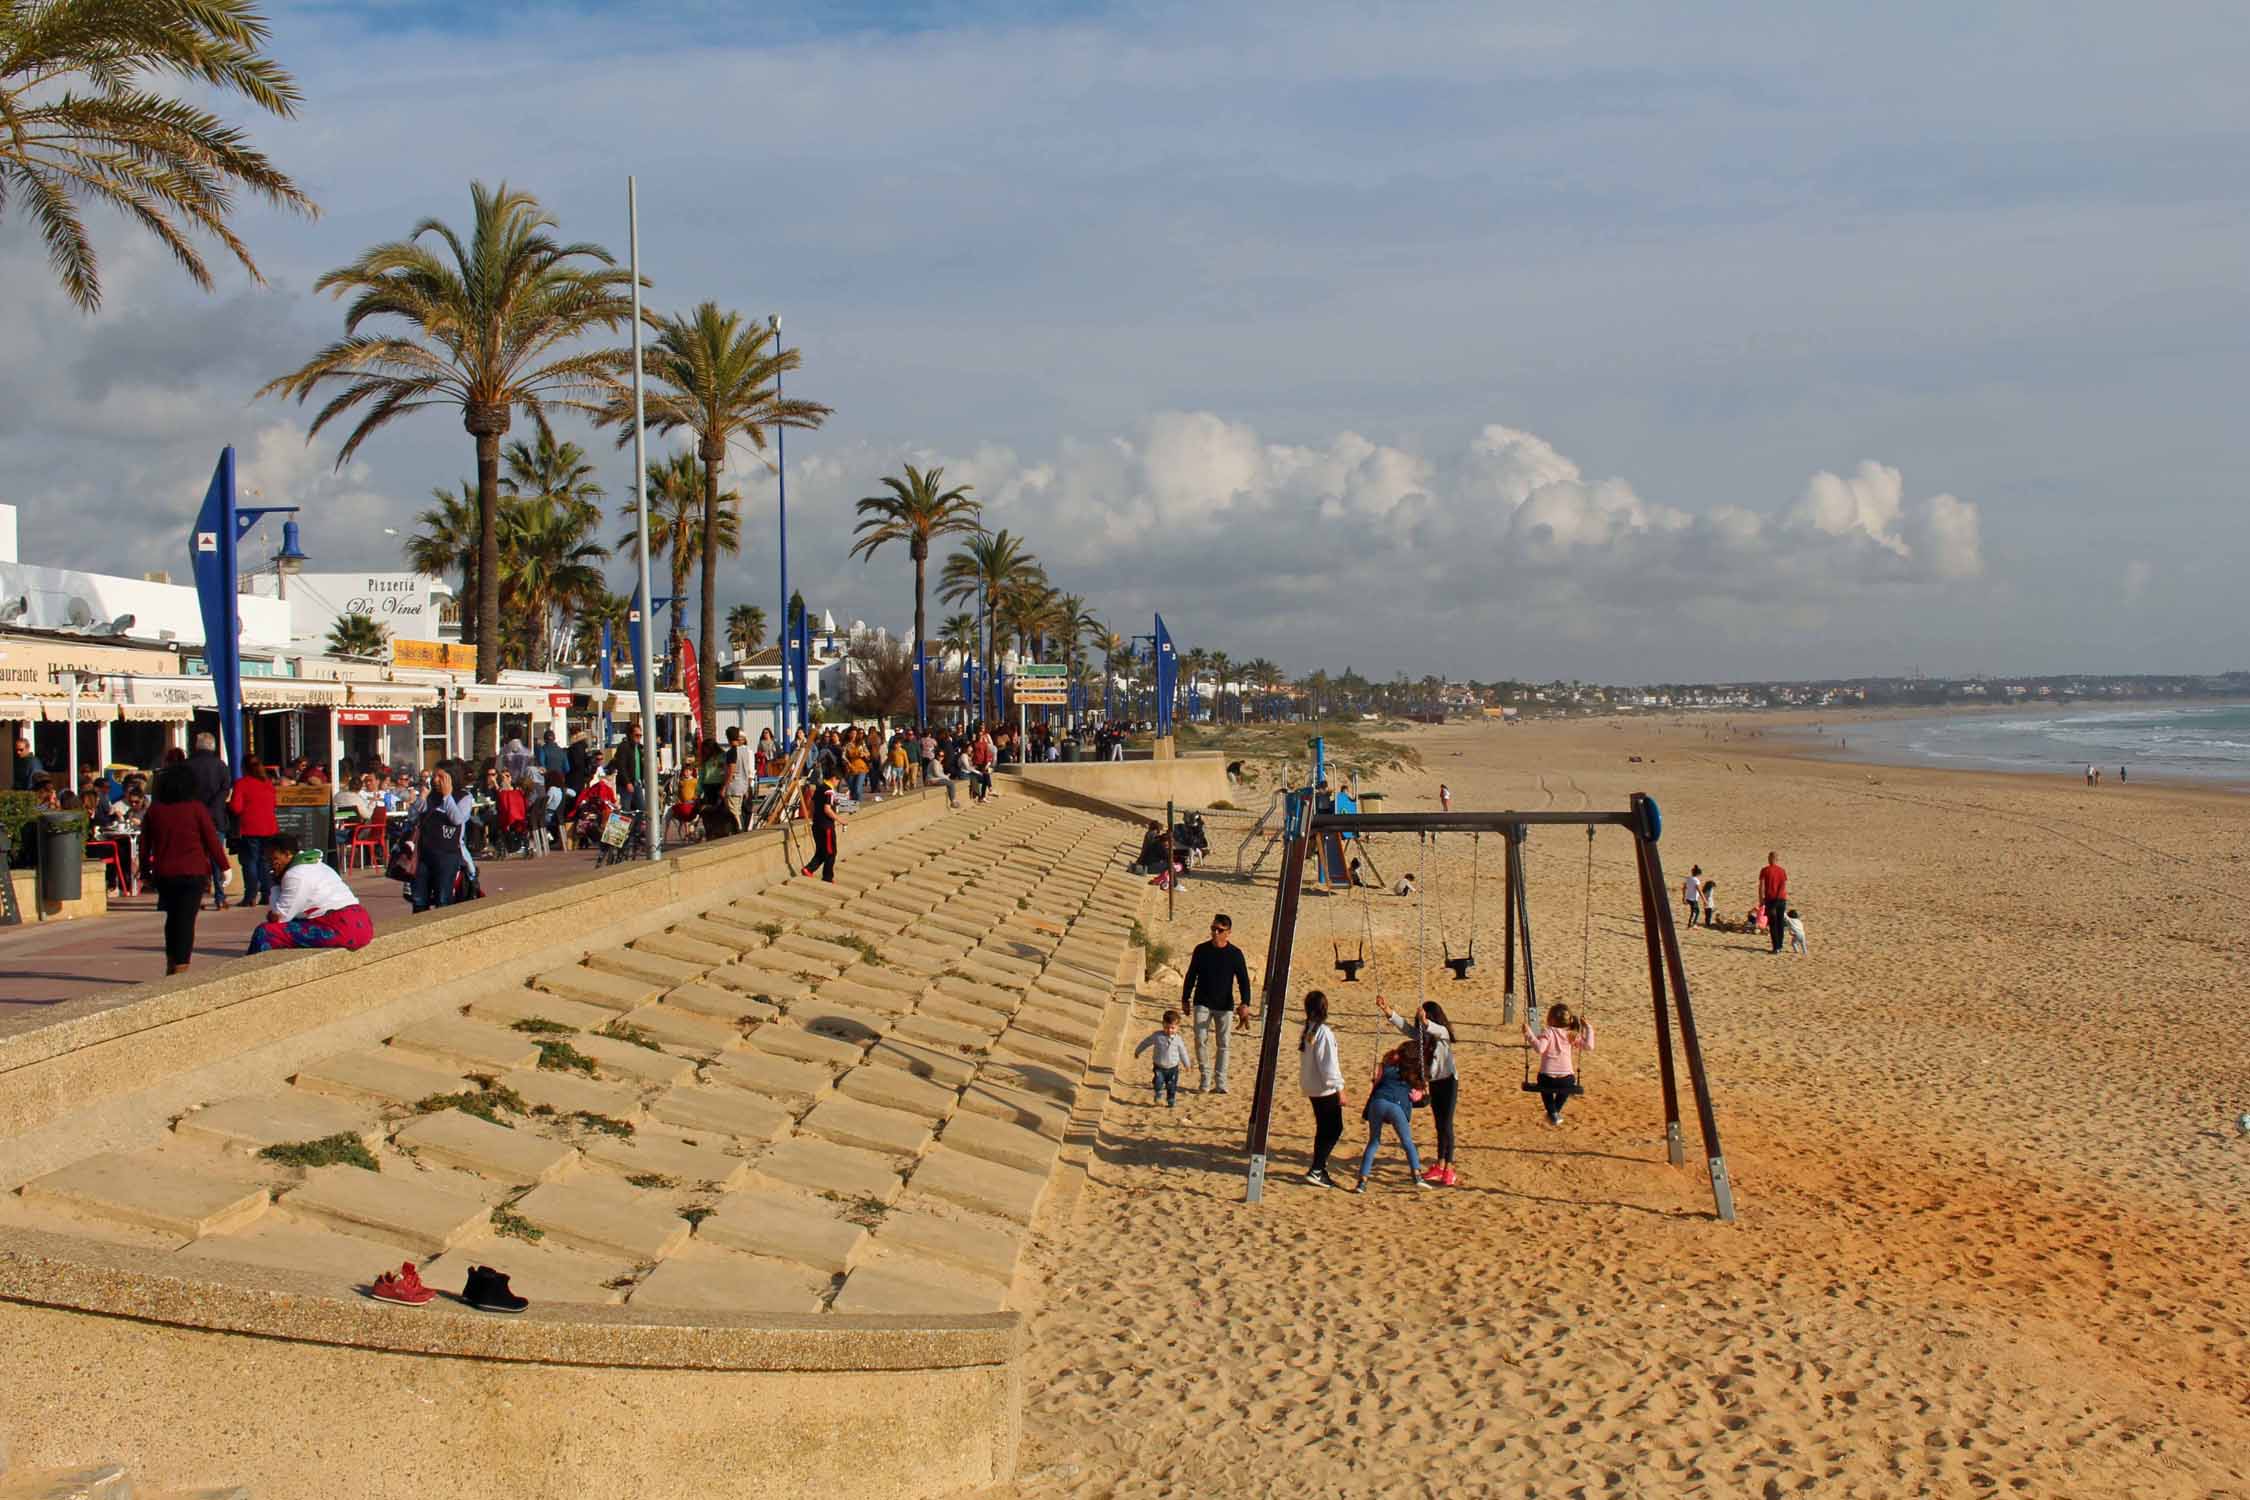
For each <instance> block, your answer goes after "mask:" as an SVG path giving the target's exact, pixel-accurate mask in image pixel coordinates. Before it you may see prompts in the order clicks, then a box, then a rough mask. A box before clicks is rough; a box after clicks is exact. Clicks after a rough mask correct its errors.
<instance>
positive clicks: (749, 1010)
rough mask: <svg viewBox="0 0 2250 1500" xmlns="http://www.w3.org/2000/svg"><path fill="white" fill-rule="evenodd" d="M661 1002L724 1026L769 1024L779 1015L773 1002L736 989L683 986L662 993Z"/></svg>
mask: <svg viewBox="0 0 2250 1500" xmlns="http://www.w3.org/2000/svg"><path fill="white" fill-rule="evenodd" d="M809 992H810V991H809V990H808V993H809ZM782 998H788V997H782ZM664 1003H665V1004H666V1005H669V1006H671V1007H673V1008H674V1009H675V1010H684V1011H689V1012H692V1013H693V1014H695V1015H699V1016H702V1017H704V1018H706V1019H708V1020H713V1021H719V1022H723V1023H725V1024H728V1025H739V1023H741V1022H744V1021H771V1020H774V1019H775V1018H776V1017H778V1016H779V1015H780V1014H781V1010H780V1008H779V1006H777V1005H776V1004H775V1003H774V1002H773V1001H770V1000H756V999H752V998H751V997H750V996H748V995H745V994H743V993H742V992H741V991H739V990H730V989H728V988H726V987H725V986H723V985H717V984H683V985H681V986H680V987H679V988H678V989H676V990H667V991H665V994H664Z"/></svg>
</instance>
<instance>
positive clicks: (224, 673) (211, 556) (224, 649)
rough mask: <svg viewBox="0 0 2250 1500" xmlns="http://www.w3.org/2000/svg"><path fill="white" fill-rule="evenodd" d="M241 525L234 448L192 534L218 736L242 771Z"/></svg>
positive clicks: (231, 763)
mask: <svg viewBox="0 0 2250 1500" xmlns="http://www.w3.org/2000/svg"><path fill="white" fill-rule="evenodd" d="M241 539H242V521H241V518H240V517H239V516H237V515H236V514H235V504H234V449H233V448H232V447H231V446H229V447H226V448H222V449H221V450H220V451H219V466H218V467H217V468H215V469H213V470H212V471H211V487H210V489H208V490H206V491H205V492H204V495H203V509H201V510H199V511H197V512H196V513H195V526H194V529H193V530H192V531H190V532H189V533H188V562H189V565H190V567H191V568H192V569H193V571H194V574H195V598H196V603H197V605H198V606H199V607H200V609H201V611H202V615H203V665H204V667H205V668H206V669H207V670H208V671H209V672H210V674H211V685H212V691H213V692H214V693H215V694H216V695H217V697H218V703H219V734H220V736H221V743H222V744H223V745H224V747H225V751H226V757H227V765H228V767H229V768H230V769H232V770H233V771H235V772H236V773H237V774H239V773H240V772H241V769H242V610H241V606H240V604H239V603H238V602H237V600H236V595H235V589H236V586H237V585H236V583H235V578H236V574H235V544H236V543H237V542H239V541H240V540H241Z"/></svg>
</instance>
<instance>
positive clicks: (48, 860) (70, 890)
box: [39, 812, 86, 901]
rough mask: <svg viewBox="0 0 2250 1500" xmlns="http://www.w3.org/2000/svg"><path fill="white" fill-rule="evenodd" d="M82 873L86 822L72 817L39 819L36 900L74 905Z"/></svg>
mask: <svg viewBox="0 0 2250 1500" xmlns="http://www.w3.org/2000/svg"><path fill="white" fill-rule="evenodd" d="M85 872H86V821H85V819H83V818H81V817H80V816H79V815H78V814H76V813H65V812H51V813H41V814H40V815H39V899H40V900H42V901H76V900H77V899H78V897H79V895H80V893H81V888H82V884H83V881H84V878H85Z"/></svg>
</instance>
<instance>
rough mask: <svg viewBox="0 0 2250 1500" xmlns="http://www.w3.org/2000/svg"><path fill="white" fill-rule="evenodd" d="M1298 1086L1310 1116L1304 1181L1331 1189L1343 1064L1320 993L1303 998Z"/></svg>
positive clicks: (1341, 1126)
mask: <svg viewBox="0 0 2250 1500" xmlns="http://www.w3.org/2000/svg"><path fill="white" fill-rule="evenodd" d="M1297 1083H1298V1086H1299V1087H1301V1088H1303V1089H1304V1091H1305V1098H1306V1099H1307V1100H1309V1101H1310V1102H1311V1104H1312V1113H1313V1143H1312V1166H1311V1167H1310V1168H1308V1169H1307V1170H1306V1172H1305V1181H1306V1182H1307V1183H1309V1184H1311V1185H1312V1186H1313V1187H1334V1186H1336V1183H1335V1180H1334V1179H1332V1178H1331V1177H1330V1176H1329V1175H1328V1153H1329V1152H1331V1151H1333V1150H1335V1149H1336V1143H1337V1142H1338V1141H1340V1140H1342V1139H1343V1138H1344V1064H1343V1061H1342V1059H1341V1058H1339V1057H1338V1056H1337V1054H1336V1033H1335V1032H1333V1031H1331V1030H1330V1029H1329V1027H1328V996H1327V994H1326V993H1325V992H1323V991H1320V990H1312V991H1309V992H1308V993H1307V994H1306V995H1305V1029H1304V1030H1303V1031H1301V1032H1299V1033H1298V1034H1297Z"/></svg>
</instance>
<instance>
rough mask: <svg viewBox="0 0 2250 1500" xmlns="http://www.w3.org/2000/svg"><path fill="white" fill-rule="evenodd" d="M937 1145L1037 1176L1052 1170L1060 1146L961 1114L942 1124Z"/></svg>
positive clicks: (987, 1117) (986, 1118)
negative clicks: (943, 1125) (943, 1129)
mask: <svg viewBox="0 0 2250 1500" xmlns="http://www.w3.org/2000/svg"><path fill="white" fill-rule="evenodd" d="M940 1139H941V1141H942V1142H943V1144H945V1145H946V1146H949V1147H951V1148H952V1149H954V1150H956V1151H964V1152H967V1153H968V1154H969V1155H971V1156H974V1157H976V1158H978V1159H979V1160H982V1161H989V1162H997V1163H998V1164H999V1165H1001V1166H1003V1167H1013V1168H1015V1169H1016V1170H1017V1171H1019V1172H1033V1173H1037V1174H1039V1175H1041V1176H1044V1175H1046V1174H1047V1173H1048V1172H1050V1171H1052V1170H1053V1169H1054V1165H1055V1155H1056V1153H1057V1152H1058V1151H1059V1150H1060V1149H1061V1147H1060V1145H1059V1144H1058V1143H1057V1142H1055V1141H1053V1140H1051V1139H1049V1138H1048V1137H1047V1136H1044V1135H1041V1134H1040V1133H1039V1132H1038V1131H1036V1130H1030V1129H1026V1128H1025V1127H1023V1126H1021V1125H1013V1124H1009V1123H1007V1122H1005V1121H1002V1120H995V1119H993V1118H992V1117H991V1116H990V1115H983V1114H977V1113H974V1112H972V1111H963V1112H962V1113H960V1114H957V1115H955V1116H954V1117H953V1118H952V1119H950V1120H948V1121H946V1122H945V1131H944V1134H943V1135H942V1136H941V1138H940Z"/></svg>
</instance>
